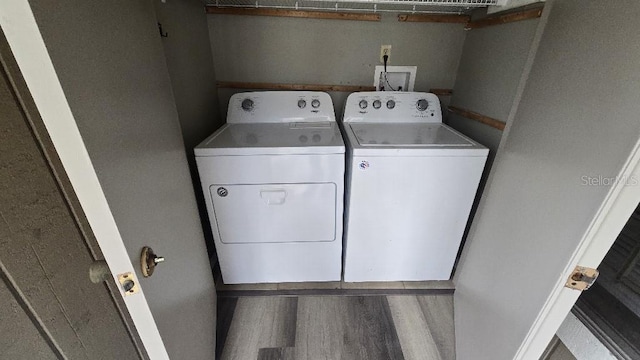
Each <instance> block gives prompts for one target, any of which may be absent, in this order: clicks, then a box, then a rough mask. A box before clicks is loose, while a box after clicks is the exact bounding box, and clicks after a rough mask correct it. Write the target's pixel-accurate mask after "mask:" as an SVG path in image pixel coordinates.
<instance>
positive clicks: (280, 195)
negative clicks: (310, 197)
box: [260, 189, 287, 205]
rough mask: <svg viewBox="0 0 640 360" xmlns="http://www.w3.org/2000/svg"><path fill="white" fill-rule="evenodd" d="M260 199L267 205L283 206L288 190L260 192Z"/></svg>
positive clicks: (265, 190)
mask: <svg viewBox="0 0 640 360" xmlns="http://www.w3.org/2000/svg"><path fill="white" fill-rule="evenodd" d="M260 197H261V198H262V199H263V200H264V201H265V202H266V203H267V205H282V204H284V201H285V200H286V198H287V190H284V189H264V190H260Z"/></svg>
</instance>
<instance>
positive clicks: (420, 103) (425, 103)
mask: <svg viewBox="0 0 640 360" xmlns="http://www.w3.org/2000/svg"><path fill="white" fill-rule="evenodd" d="M416 107H417V108H418V110H420V111H425V110H427V108H428V107H429V102H428V101H427V100H426V99H420V100H418V102H417V103H416Z"/></svg>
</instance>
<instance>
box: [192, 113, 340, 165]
mask: <svg viewBox="0 0 640 360" xmlns="http://www.w3.org/2000/svg"><path fill="white" fill-rule="evenodd" d="M343 153H344V142H343V141H342V136H341V135H340V130H339V129H338V125H337V124H336V123H335V122H332V121H321V122H292V123H245V124H227V125H225V126H223V127H222V128H220V129H219V130H218V131H216V132H215V133H214V134H213V135H211V136H210V137H209V138H207V139H206V140H205V141H203V142H202V143H201V144H200V145H198V146H197V147H196V148H195V154H196V156H212V155H271V154H343Z"/></svg>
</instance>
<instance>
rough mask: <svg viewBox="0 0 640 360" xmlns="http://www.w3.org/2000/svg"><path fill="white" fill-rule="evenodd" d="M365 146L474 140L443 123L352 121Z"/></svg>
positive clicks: (457, 144) (468, 142) (444, 144)
mask: <svg viewBox="0 0 640 360" xmlns="http://www.w3.org/2000/svg"><path fill="white" fill-rule="evenodd" d="M349 126H350V127H351V130H352V131H353V133H354V134H355V136H356V139H357V140H358V143H359V144H360V146H364V147H369V146H371V147H420V148H423V147H467V146H469V147H472V146H474V145H475V143H474V142H472V141H471V140H469V139H467V138H466V137H463V136H460V135H459V134H457V133H456V132H454V131H452V130H451V129H449V128H448V127H446V126H443V125H442V124H440V123H351V124H349Z"/></svg>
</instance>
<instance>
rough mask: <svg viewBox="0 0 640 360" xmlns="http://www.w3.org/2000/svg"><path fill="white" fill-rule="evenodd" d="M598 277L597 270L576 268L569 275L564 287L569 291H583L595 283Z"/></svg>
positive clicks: (582, 267)
mask: <svg viewBox="0 0 640 360" xmlns="http://www.w3.org/2000/svg"><path fill="white" fill-rule="evenodd" d="M598 275H600V272H599V271H598V270H597V269H592V268H588V267H584V266H576V268H575V269H574V270H573V271H572V272H571V275H569V279H567V283H566V284H565V285H564V286H565V287H568V288H569V289H574V290H580V291H585V290H587V289H589V288H590V287H591V285H593V283H595V282H596V279H597V278H598Z"/></svg>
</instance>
